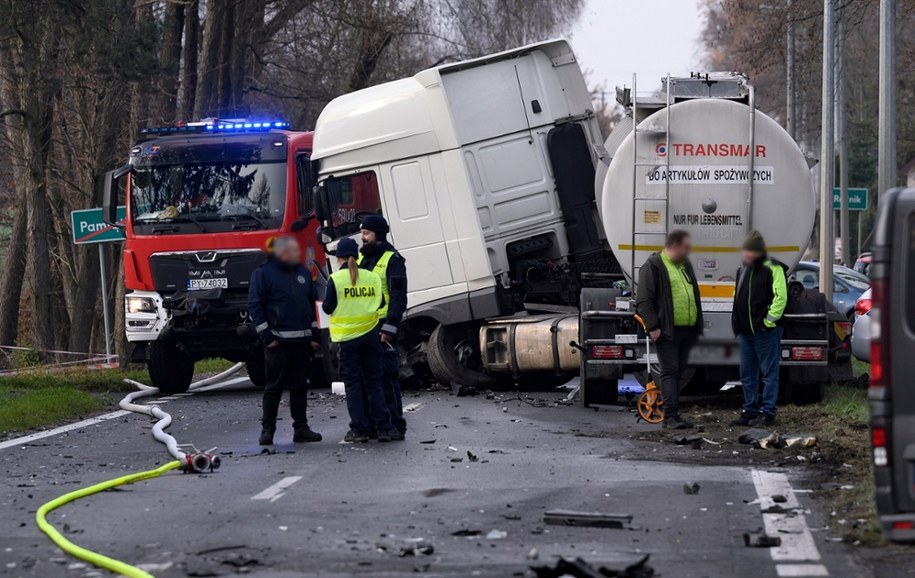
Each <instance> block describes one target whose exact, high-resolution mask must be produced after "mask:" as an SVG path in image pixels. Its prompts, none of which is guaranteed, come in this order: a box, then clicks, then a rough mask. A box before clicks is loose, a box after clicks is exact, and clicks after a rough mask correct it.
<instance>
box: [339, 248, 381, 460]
mask: <svg viewBox="0 0 915 578" xmlns="http://www.w3.org/2000/svg"><path fill="white" fill-rule="evenodd" d="M358 255H359V246H358V245H357V244H356V241H354V240H352V239H350V238H344V239H341V240H340V242H339V243H338V244H337V262H338V265H339V270H338V271H337V272H336V273H334V274H333V275H331V276H330V279H328V281H327V294H326V295H325V297H324V305H323V307H324V312H325V313H327V314H328V315H330V338H331V340H333V342H334V343H337V344H339V346H340V350H339V352H340V375H341V377H342V378H343V384H344V386H345V387H346V407H347V409H348V410H349V417H350V430H349V432H347V434H346V437H344V438H343V439H344V441H347V442H366V441H368V440H369V432H371V431H374V432H375V433H376V434H377V436H378V441H379V442H389V441H391V439H392V438H393V435H392V434H393V428H392V427H391V418H390V414H389V413H388V408H387V405H386V404H385V399H384V392H383V391H382V387H381V382H382V365H383V362H384V353H383V351H382V345H381V340H380V339H379V337H378V310H379V308H381V307H382V303H383V292H384V288H383V284H382V282H381V278H380V277H379V276H378V275H376V274H375V273H373V272H372V271H366V270H363V269H360V268H359V266H358V265H357V263H356V257H357V256H358Z"/></svg>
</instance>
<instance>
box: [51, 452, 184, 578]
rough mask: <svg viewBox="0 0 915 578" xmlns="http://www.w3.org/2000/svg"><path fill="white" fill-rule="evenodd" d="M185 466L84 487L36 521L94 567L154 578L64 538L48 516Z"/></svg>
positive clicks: (172, 465) (60, 544)
mask: <svg viewBox="0 0 915 578" xmlns="http://www.w3.org/2000/svg"><path fill="white" fill-rule="evenodd" d="M181 465H182V464H181V462H180V461H178V460H175V461H173V462H169V463H167V464H165V465H164V466H161V467H158V468H156V469H154V470H148V471H145V472H137V473H135V474H128V475H126V476H121V477H120V478H115V479H113V480H108V481H106V482H101V483H99V484H95V485H94V486H89V487H88V488H82V489H79V490H76V491H73V492H70V493H68V494H64V495H63V496H60V497H59V498H54V499H53V500H51V501H50V502H47V503H45V504H43V505H42V506H41V507H40V508H38V512H36V514H35V521H36V522H37V523H38V528H39V529H41V531H42V532H44V533H45V534H47V535H48V538H50V539H51V541H53V542H54V543H55V544H57V546H58V547H59V548H60V549H61V550H63V551H64V552H66V553H67V554H70V555H71V556H73V557H75V558H79V559H80V560H83V561H85V562H88V563H90V564H92V565H94V566H98V567H99V568H104V569H105V570H110V571H111V572H116V573H118V574H120V575H122V576H127V577H128V578H153V575H152V574H150V573H148V572H144V571H143V570H140V569H139V568H137V567H136V566H131V565H130V564H126V563H124V562H121V561H120V560H115V559H114V558H109V557H108V556H104V555H102V554H99V553H97V552H93V551H92V550H87V549H85V548H81V547H79V546H77V545H76V544H74V543H73V542H71V541H69V540H67V539H66V538H64V537H63V535H62V534H61V533H60V532H58V531H57V529H56V528H54V526H52V525H51V524H50V523H49V522H48V520H47V517H46V516H47V515H48V513H50V512H52V511H54V510H56V509H57V508H59V507H61V506H63V505H64V504H69V503H70V502H73V501H76V500H78V499H80V498H85V497H86V496H91V495H93V494H97V493H99V492H104V491H105V490H109V489H111V488H116V487H117V486H123V485H126V484H132V483H134V482H141V481H143V480H148V479H151V478H155V477H158V476H161V475H162V474H164V473H165V472H168V471H170V470H174V469H177V468H180V467H181Z"/></svg>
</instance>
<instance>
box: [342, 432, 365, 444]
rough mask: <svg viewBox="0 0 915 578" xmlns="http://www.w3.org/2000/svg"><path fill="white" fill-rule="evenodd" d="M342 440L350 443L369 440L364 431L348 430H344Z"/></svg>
mask: <svg viewBox="0 0 915 578" xmlns="http://www.w3.org/2000/svg"><path fill="white" fill-rule="evenodd" d="M343 441H345V442H346V443H350V444H364V443H365V442H367V441H369V436H367V435H366V434H364V433H359V432H356V431H353V430H349V431H348V432H346V435H345V436H343Z"/></svg>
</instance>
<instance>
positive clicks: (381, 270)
mask: <svg viewBox="0 0 915 578" xmlns="http://www.w3.org/2000/svg"><path fill="white" fill-rule="evenodd" d="M393 256H394V251H385V252H384V254H383V255H382V256H381V259H378V262H377V263H375V266H374V267H373V268H372V272H373V273H375V274H376V275H378V276H379V277H381V294H382V295H383V296H384V305H382V306H381V309H379V310H378V319H386V318H387V317H388V305H389V304H390V303H391V294H390V293H388V261H390V260H391V257H393ZM357 262H358V263H359V264H362V253H360V254H359V260H358V261H357Z"/></svg>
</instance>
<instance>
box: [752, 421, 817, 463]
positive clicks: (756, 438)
mask: <svg viewBox="0 0 915 578" xmlns="http://www.w3.org/2000/svg"><path fill="white" fill-rule="evenodd" d="M737 441H738V442H740V443H742V444H746V445H751V446H753V447H755V448H760V449H764V450H766V449H782V448H790V447H796V448H812V447H815V446H816V445H817V437H816V436H813V435H807V434H803V435H782V434H779V433H778V432H770V431H767V430H764V429H758V428H752V429H748V430H747V431H745V432H743V433H742V434H740V437H738V438H737ZM801 461H803V460H801Z"/></svg>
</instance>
